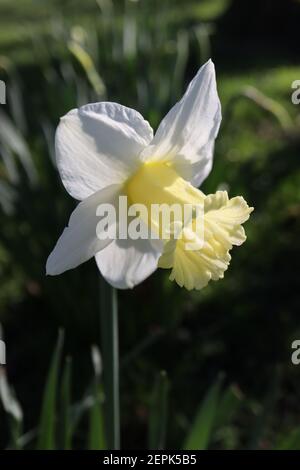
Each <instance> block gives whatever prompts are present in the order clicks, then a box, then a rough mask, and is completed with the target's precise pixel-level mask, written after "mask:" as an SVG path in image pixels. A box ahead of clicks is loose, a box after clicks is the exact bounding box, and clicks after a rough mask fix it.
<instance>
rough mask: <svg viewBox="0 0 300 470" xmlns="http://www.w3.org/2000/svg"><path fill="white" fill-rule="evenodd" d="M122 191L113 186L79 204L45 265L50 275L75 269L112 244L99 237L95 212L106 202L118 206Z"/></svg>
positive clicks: (117, 186) (97, 219)
mask: <svg viewBox="0 0 300 470" xmlns="http://www.w3.org/2000/svg"><path fill="white" fill-rule="evenodd" d="M119 191H120V186H119V185H112V186H109V187H107V188H105V189H102V190H100V191H98V192H97V193H95V194H93V195H92V196H90V197H88V198H87V199H85V200H84V201H82V202H81V203H80V204H78V206H77V207H76V209H75V210H74V211H73V212H72V214H71V217H70V220H69V225H68V227H66V228H65V229H64V231H63V233H62V235H61V236H60V238H59V239H58V241H57V243H56V245H55V248H54V249H53V251H52V253H51V254H50V255H49V258H48V260H47V264H46V273H47V274H50V275H52V276H54V275H57V274H61V273H63V272H64V271H67V270H69V269H72V268H76V267H77V266H78V265H79V264H81V263H84V262H85V261H87V260H88V259H90V258H92V257H93V256H94V255H95V253H97V252H98V251H99V250H101V249H102V248H104V247H105V246H107V245H108V244H109V243H111V240H100V239H99V238H98V237H97V235H96V227H97V224H98V222H99V220H100V219H99V217H97V215H96V211H97V207H98V205H99V204H101V203H103V202H106V203H107V202H110V203H111V204H114V205H115V204H116V201H117V197H118V195H119Z"/></svg>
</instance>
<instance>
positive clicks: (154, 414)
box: [148, 371, 169, 450]
mask: <svg viewBox="0 0 300 470" xmlns="http://www.w3.org/2000/svg"><path fill="white" fill-rule="evenodd" d="M168 391H169V381H168V377H167V373H166V372H165V371H161V372H160V373H159V375H158V377H157V379H156V382H155V385H154V390H153V396H152V403H151V411H150V418H149V437H148V444H149V449H156V450H162V449H164V447H165V441H166V428H167V407H168Z"/></svg>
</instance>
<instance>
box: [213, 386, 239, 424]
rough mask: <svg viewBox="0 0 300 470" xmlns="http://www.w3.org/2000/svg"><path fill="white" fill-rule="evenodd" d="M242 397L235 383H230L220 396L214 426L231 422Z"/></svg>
mask: <svg viewBox="0 0 300 470" xmlns="http://www.w3.org/2000/svg"><path fill="white" fill-rule="evenodd" d="M242 400H243V397H242V395H241V392H240V390H239V389H238V388H237V387H236V386H235V385H230V386H229V387H228V388H227V389H226V390H225V392H224V393H223V395H222V396H221V398H220V402H219V406H218V411H217V415H216V419H215V428H220V427H221V426H226V425H227V424H228V423H230V422H231V420H232V419H233V416H234V415H235V414H236V412H237V411H238V409H239V408H240V406H241V403H242Z"/></svg>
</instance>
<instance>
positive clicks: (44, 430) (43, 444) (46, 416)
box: [37, 331, 64, 450]
mask: <svg viewBox="0 0 300 470" xmlns="http://www.w3.org/2000/svg"><path fill="white" fill-rule="evenodd" d="M63 341H64V335H63V332H62V331H60V332H59V335H58V340H57V344H56V347H55V350H54V353H53V357H52V362H51V366H50V370H49V373H48V377H47V381H46V385H45V389H44V396H43V402H42V411H41V417H40V424H39V437H38V442H37V449H39V450H53V449H55V413H56V400H57V382H58V372H59V363H60V358H61V353H62V348H63Z"/></svg>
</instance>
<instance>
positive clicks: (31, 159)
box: [0, 0, 300, 449]
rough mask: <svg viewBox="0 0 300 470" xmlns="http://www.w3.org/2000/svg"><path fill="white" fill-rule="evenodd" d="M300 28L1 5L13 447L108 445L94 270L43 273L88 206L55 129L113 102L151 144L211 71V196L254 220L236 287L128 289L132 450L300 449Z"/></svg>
mask: <svg viewBox="0 0 300 470" xmlns="http://www.w3.org/2000/svg"><path fill="white" fill-rule="evenodd" d="M299 21H300V2H299V1H296V0H272V1H271V0H265V1H259V0H251V1H250V0H244V1H243V2H241V1H238V0H202V1H196V0H185V1H184V0H182V1H181V0H135V1H130V0H98V1H96V0H85V1H84V2H82V1H79V0H64V1H62V0H60V1H59V0H44V1H41V0H19V1H18V2H12V1H11V0H0V79H2V80H4V81H5V82H6V85H7V104H6V105H1V106H0V226H1V229H0V323H1V325H2V329H3V337H4V338H5V341H6V344H7V366H6V368H5V369H4V368H3V367H2V368H1V369H0V372H1V373H0V377H1V379H0V396H1V401H2V406H1V411H0V446H1V447H2V448H7V447H17V448H36V447H39V448H70V447H72V448H79V449H82V448H103V447H105V429H103V416H102V415H103V399H104V398H105V397H103V393H102V386H101V376H99V370H98V368H97V361H96V359H95V358H97V354H96V352H97V350H96V349H95V347H94V348H93V352H94V353H93V354H91V348H92V346H93V345H97V346H98V347H99V349H100V350H101V341H100V322H99V274H98V271H97V269H96V266H95V263H94V261H90V262H88V263H86V264H85V265H83V266H81V267H79V268H78V269H76V270H74V271H70V272H67V273H65V274H63V275H62V276H60V277H54V278H51V277H49V278H46V276H45V262H46V259H47V256H48V254H49V252H50V251H51V249H52V248H53V246H54V243H55V242H56V240H57V237H58V236H59V234H60V233H61V231H62V229H63V227H64V226H65V224H66V221H67V220H68V216H69V214H70V212H71V211H72V209H73V208H74V206H75V202H74V201H73V200H72V199H71V197H70V196H68V194H67V193H66V192H65V191H64V189H63V187H62V185H61V182H60V179H59V176H58V173H57V171H56V168H55V157H54V148H53V144H54V132H55V128H56V126H57V123H58V120H59V117H60V116H62V115H63V114H65V113H66V112H67V111H69V110H70V109H71V108H74V107H77V106H79V105H82V104H85V103H87V102H94V101H101V100H109V101H116V102H120V103H122V104H124V105H127V106H129V107H132V108H135V109H137V110H139V111H140V112H141V113H142V114H143V115H144V116H145V117H146V118H147V119H148V120H149V121H150V123H151V125H152V126H153V127H154V129H155V128H156V127H157V125H158V123H159V122H160V119H161V118H162V117H163V116H164V114H165V113H166V112H167V111H168V110H169V108H170V107H171V106H172V105H173V104H174V103H175V102H176V101H177V100H178V99H179V98H180V97H181V95H182V93H183V91H184V89H185V87H186V85H187V84H188V82H189V81H190V80H191V78H192V77H193V75H194V74H195V73H196V71H197V70H198V68H199V66H200V65H201V64H203V63H204V62H205V61H206V60H207V59H208V58H209V57H212V59H213V61H214V62H215V65H216V71H217V81H218V89H219V94H220V98H221V102H222V109H223V123H222V126H221V129H220V133H219V137H218V139H217V142H216V149H215V160H214V162H215V163H214V167H213V171H212V173H211V174H210V176H209V177H208V179H207V181H205V184H204V185H203V191H204V192H206V193H209V192H215V191H216V190H217V189H218V188H225V189H227V190H228V191H229V193H230V195H231V196H235V195H243V196H244V197H245V199H246V200H247V201H248V203H249V205H252V206H254V207H255V212H254V213H253V215H252V216H251V218H250V221H249V222H247V224H246V232H247V235H248V240H247V242H246V243H245V245H243V246H242V247H241V248H239V249H234V250H233V257H232V262H231V266H230V268H229V270H228V272H227V273H226V275H225V279H224V280H223V281H219V282H218V283H214V282H211V283H210V285H209V286H208V287H207V288H206V289H204V290H203V291H200V292H191V293H190V292H187V291H185V290H182V289H180V288H179V287H178V286H176V285H175V283H171V282H169V281H168V275H167V273H166V272H164V271H161V272H160V271H158V272H156V273H155V274H154V275H153V276H152V277H151V278H149V279H148V280H146V281H145V282H144V283H143V284H142V285H140V286H139V287H137V288H135V289H134V290H133V291H122V292H119V321H120V361H121V420H122V447H123V448H127V449H130V448H142V449H143V448H183V447H184V448H192V449H195V448H199V449H201V448H210V449H247V448H258V449H279V448H282V449H284V448H285V449H286V448H290V449H292V448H294V449H300V399H299V393H298V390H299V377H300V366H299V367H297V366H295V365H293V364H292V362H291V353H292V349H291V343H292V341H293V340H294V339H298V338H299V339H300V319H299V314H300V305H299V304H300V299H299V291H300V277H299V273H298V262H299V261H300V243H299V240H300V166H299V157H300V114H299V110H300V105H299V106H297V105H293V104H292V102H291V94H292V91H293V90H292V88H291V85H292V82H293V81H294V80H297V79H298V80H300V58H299V33H298V28H299ZM59 328H62V329H63V330H64V333H65V334H64V344H63V345H62V344H61V340H60V344H58V346H57V347H56V355H55V354H54V356H53V350H54V348H55V344H56V340H57V335H58V329H59ZM59 355H61V356H62V357H61V359H60V360H59V357H58V356H59ZM67 357H70V358H71V359H69V360H65V358H67ZM51 358H52V359H51ZM51 360H52V368H51V369H50V372H49V366H50V361H51ZM71 361H72V367H71V366H70V364H71ZM47 377H48V379H47V385H46V386H45V384H46V378H47Z"/></svg>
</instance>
